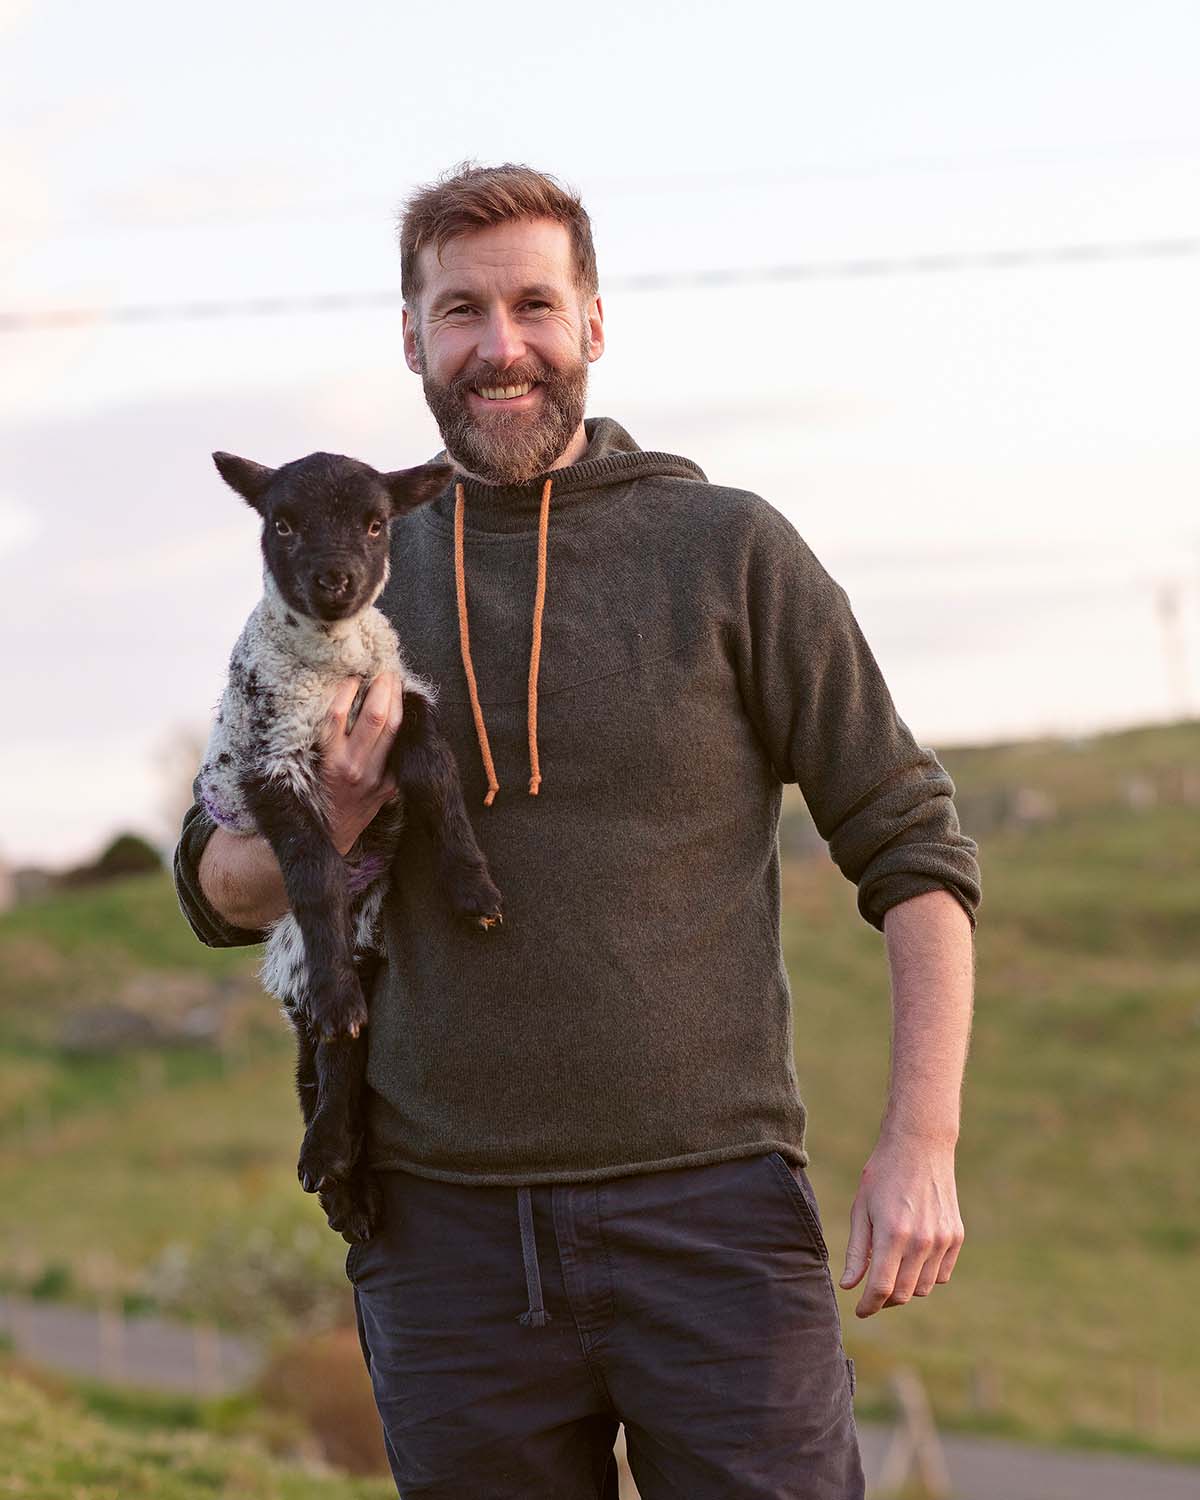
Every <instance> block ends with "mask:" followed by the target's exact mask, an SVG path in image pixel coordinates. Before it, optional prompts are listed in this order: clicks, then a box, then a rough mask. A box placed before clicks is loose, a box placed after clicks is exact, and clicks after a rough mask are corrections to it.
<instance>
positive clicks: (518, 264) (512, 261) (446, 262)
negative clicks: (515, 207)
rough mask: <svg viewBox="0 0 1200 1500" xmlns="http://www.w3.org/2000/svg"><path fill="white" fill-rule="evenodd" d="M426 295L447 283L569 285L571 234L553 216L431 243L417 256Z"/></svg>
mask: <svg viewBox="0 0 1200 1500" xmlns="http://www.w3.org/2000/svg"><path fill="white" fill-rule="evenodd" d="M417 259H418V263H419V265H420V267H421V274H422V285H423V288H424V295H425V299H426V300H431V299H432V298H434V297H436V296H437V295H438V294H439V292H442V291H445V290H446V289H448V288H451V287H467V286H469V287H477V288H479V289H480V290H504V289H506V288H512V287H517V286H522V285H525V284H527V283H533V282H548V283H562V284H564V285H569V284H570V283H571V282H572V281H573V279H574V266H573V264H572V258H571V236H570V234H569V233H568V232H567V227H566V225H565V224H558V223H556V222H555V221H554V220H553V219H522V220H518V221H516V222H514V223H509V224H494V225H492V226H490V227H489V228H487V229H476V230H472V231H471V232H470V233H469V234H460V235H455V237H454V238H453V239H452V240H447V242H446V244H445V245H443V246H442V250H441V254H440V256H439V254H438V248H437V246H436V245H423V246H422V247H421V251H420V254H419V255H418V257H417Z"/></svg>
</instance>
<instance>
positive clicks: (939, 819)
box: [737, 501, 981, 931]
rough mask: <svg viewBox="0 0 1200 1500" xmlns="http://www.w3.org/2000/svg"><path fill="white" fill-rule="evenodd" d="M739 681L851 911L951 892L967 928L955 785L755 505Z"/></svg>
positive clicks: (973, 875)
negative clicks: (847, 889) (844, 886)
mask: <svg viewBox="0 0 1200 1500" xmlns="http://www.w3.org/2000/svg"><path fill="white" fill-rule="evenodd" d="M743 583H744V599H743V601H742V614H741V620H740V621H739V622H738V625H739V630H738V634H739V636H740V639H739V641H738V646H737V660H738V671H739V681H740V684H741V691H742V695H743V699H744V701H745V703H746V707H747V711H748V712H749V713H750V715H751V718H752V719H753V721H754V723H755V726H756V728H757V730H758V733H759V736H760V738H761V740H762V743H763V746H764V749H765V750H766V753H767V754H768V755H769V756H770V759H771V761H772V764H773V765H774V767H775V770H776V772H777V774H778V775H779V777H780V779H781V780H782V781H785V782H795V783H796V784H797V785H798V786H799V787H800V790H801V792H802V793H803V795H804V799H805V802H806V803H807V804H808V808H809V811H810V812H811V814H812V818H813V822H814V823H815V825H816V827H817V830H818V832H819V833H820V834H821V837H822V838H823V839H825V840H826V841H827V842H828V844H829V852H830V854H831V856H832V858H833V860H834V862H835V863H836V864H837V866H838V868H839V869H840V870H841V871H842V873H843V874H844V875H845V876H846V878H847V879H848V880H851V881H853V882H854V883H855V885H856V886H857V888H858V909H859V911H860V913H861V914H862V916H863V918H864V919H865V920H866V921H867V922H869V923H870V924H871V925H872V926H873V927H876V928H879V929H880V930H881V931H882V929H883V918H884V913H885V912H887V911H888V909H889V908H890V907H893V906H896V905H898V904H899V903H900V902H901V901H907V900H909V898H910V897H912V896H918V895H921V894H923V893H924V892H926V891H932V890H938V889H944V890H948V891H949V892H950V893H951V894H952V895H953V896H954V897H955V898H956V899H957V900H958V902H959V904H960V905H961V906H962V908H963V910H964V911H965V912H966V914H967V916H968V918H969V919H970V923H971V928H972V930H974V928H975V925H976V913H977V911H978V908H979V904H980V900H981V885H980V871H979V862H978V852H979V849H978V845H977V844H976V843H975V841H974V840H973V839H971V838H968V837H967V836H966V834H964V833H963V832H962V830H961V828H960V827H959V820H958V813H957V810H956V808H955V806H954V800H953V799H954V792H955V788H954V783H953V781H952V780H951V779H950V776H949V775H948V773H947V772H946V770H945V768H944V767H943V766H942V765H941V763H940V761H939V760H938V758H937V756H936V754H935V753H934V751H933V750H931V749H928V748H924V747H922V746H920V745H918V744H917V742H916V740H915V739H914V737H913V735H912V732H911V731H910V730H909V728H908V725H907V724H905V722H904V720H903V719H901V718H900V716H899V714H898V713H897V712H896V707H895V704H894V703H893V701H892V696H891V693H890V692H889V691H888V687H887V684H886V683H885V682H884V679H883V674H882V672H881V671H880V669H879V665H878V663H877V662H876V660H875V657H874V654H873V653H872V651H871V648H870V646H869V645H868V644H867V641H866V639H865V637H864V636H863V633H862V631H861V629H860V628H859V625H858V622H857V620H856V619H855V618H854V613H853V611H852V609H851V607H850V600H849V597H848V596H847V594H846V592H845V590H844V589H843V588H842V587H841V586H840V585H839V584H838V583H836V582H835V581H834V580H833V579H832V578H831V577H830V575H829V574H828V572H826V570H825V568H824V567H823V566H822V565H821V563H820V562H819V561H818V560H817V558H816V557H815V556H814V554H813V553H812V551H811V549H810V548H809V547H808V545H807V544H806V543H805V542H804V540H803V538H802V537H801V536H800V535H799V533H798V532H797V531H796V530H795V528H794V527H793V526H792V525H791V523H790V522H789V521H788V520H787V518H786V517H785V516H783V515H782V514H780V513H779V512H778V511H776V510H774V509H773V508H772V507H770V506H768V505H767V504H766V502H765V501H764V502H761V510H759V511H758V512H757V515H756V526H755V529H754V534H753V537H752V539H751V541H750V545H749V547H748V549H747V557H746V568H745V574H744V579H743Z"/></svg>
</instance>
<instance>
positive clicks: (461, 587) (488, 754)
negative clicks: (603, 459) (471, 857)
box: [454, 479, 552, 807]
mask: <svg viewBox="0 0 1200 1500" xmlns="http://www.w3.org/2000/svg"><path fill="white" fill-rule="evenodd" d="M551 483H552V481H551V480H549V479H547V480H546V483H545V484H544V485H543V486H542V510H541V515H540V517H539V519H538V560H537V594H536V597H535V600H534V605H533V642H532V645H531V646H530V651H529V708H528V715H527V717H528V726H529V769H530V777H529V795H530V796H531V797H536V796H537V794H538V787H539V786H540V785H541V781H542V773H541V769H540V767H539V764H538V746H537V679H538V667H539V665H540V663H541V657H542V614H543V610H544V607H545V602H546V544H547V540H548V537H549V532H550V487H551ZM465 503H466V502H465V499H464V496H463V487H462V483H461V482H459V483H458V484H456V485H455V486H454V589H455V593H456V595H457V598H458V644H459V649H460V651H461V653H462V664H463V671H464V672H465V673H466V677H467V692H468V693H469V694H470V698H471V713H472V715H473V716H474V719H475V737H476V738H477V739H478V741H479V753H480V755H481V756H482V758H483V769H484V773H485V774H486V776H487V782H488V792H487V796H486V797H485V798H484V799H483V805H484V807H490V806H491V805H492V799H493V798H494V797H495V795H496V793H497V792H498V791H499V790H500V783H499V782H498V781H497V780H496V767H495V765H494V764H493V762H492V751H491V747H490V746H489V744H488V737H487V726H486V725H485V724H484V722H483V709H482V707H481V706H480V703H479V688H478V686H477V685H476V682H475V668H474V666H472V664H471V640H470V635H469V633H468V630H467V581H466V573H465V570H464V567H463V511H464V507H465Z"/></svg>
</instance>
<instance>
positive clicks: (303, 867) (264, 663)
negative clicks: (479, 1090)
mask: <svg viewBox="0 0 1200 1500" xmlns="http://www.w3.org/2000/svg"><path fill="white" fill-rule="evenodd" d="M213 461H214V462H215V464H216V466H217V468H218V470H219V471H220V473H221V475H222V477H223V478H224V479H225V481H226V483H227V484H229V485H230V486H231V487H232V488H233V489H234V490H236V491H237V493H238V494H239V495H241V496H242V498H243V499H244V500H246V502H247V503H248V504H249V505H251V506H252V507H253V508H254V509H255V510H256V511H257V512H258V513H259V515H260V516H261V517H262V523H263V524H262V554H263V597H262V599H261V600H260V601H259V603H258V604H257V605H256V606H255V608H254V610H253V612H252V613H251V615H250V618H249V619H248V621H247V622H246V625H245V628H244V629H243V631H242V633H241V636H240V637H239V639H238V641H237V644H236V645H235V646H234V648H233V652H232V655H231V658H230V662H229V674H228V679H227V682H226V685H225V690H224V693H223V695H222V698H221V702H220V705H219V707H218V711H217V716H216V721H215V723H214V724H213V727H212V733H211V736H210V739H209V742H208V746H207V748H206V750H205V754H204V760H203V763H202V765H201V767H200V773H199V778H198V785H199V790H200V795H201V798H202V801H203V804H204V806H205V807H206V809H207V811H208V812H209V814H210V816H211V817H212V818H213V820H214V821H215V822H216V823H219V824H220V825H221V826H222V827H225V828H229V829H232V830H234V831H236V832H241V833H253V832H260V833H262V834H263V836H264V837H265V838H266V839H267V840H268V841H269V843H270V845H271V848H272V849H273V851H274V853H275V855H276V858H277V859H278V861H279V865H280V869H281V871H282V873H283V879H284V884H285V887H286V889H287V893H288V900H289V903H290V907H291V910H290V911H289V912H288V913H287V914H286V915H284V916H283V917H281V918H280V919H279V920H278V921H277V922H274V923H272V924H271V927H270V928H269V931H268V935H267V939H266V952H265V958H264V961H263V964H262V968H261V970H260V975H259V977H260V979H261V980H262V983H263V985H264V987H265V988H266V989H267V990H268V991H269V992H270V993H271V994H273V995H274V996H275V997H276V998H277V999H278V1000H279V1001H280V1002H281V1004H282V1007H283V1013H284V1015H285V1017H286V1018H287V1020H288V1022H289V1023H290V1025H291V1027H292V1029H293V1031H294V1032H295V1036H296V1043H297V1062H296V1085H297V1090H298V1092H299V1096H300V1107H301V1112H302V1114H303V1118H304V1124H305V1127H306V1128H305V1136H304V1143H303V1146H302V1148H301V1151H300V1159H299V1164H298V1168H297V1170H298V1174H299V1177H300V1181H301V1184H302V1185H303V1187H304V1190H305V1191H306V1192H316V1193H318V1194H319V1196H320V1201H321V1205H322V1207H323V1208H324V1210H325V1212H326V1214H327V1215H328V1218H329V1222H330V1225H331V1226H332V1227H333V1228H334V1229H336V1230H339V1231H340V1232H341V1234H342V1236H343V1238H345V1239H347V1240H348V1241H350V1242H351V1243H354V1242H355V1241H358V1240H362V1239H366V1238H368V1237H369V1235H370V1233H371V1229H372V1228H373V1225H374V1222H375V1218H376V1214H377V1200H376V1196H375V1191H374V1188H373V1185H372V1183H371V1180H370V1174H369V1173H368V1172H367V1170H366V1167H365V1163H363V1162H362V1161H361V1160H360V1157H361V1146H362V1095H363V1089H364V1081H365V1069H366V1038H365V1036H363V1035H362V1034H361V1033H362V1028H363V1027H364V1025H365V1024H366V1022H367V1018H368V1016H367V1003H366V999H365V995H364V991H366V992H367V993H369V991H370V985H371V980H372V978H373V977H374V974H375V973H376V971H377V969H378V967H379V964H380V962H381V958H382V950H381V947H380V944H379V940H378V937H377V934H376V919H377V917H378V914H379V910H380V907H381V906H382V903H383V899H384V896H385V894H386V892H387V889H388V884H389V881H390V878H391V864H392V858H393V856H394V854H395V852H396V848H397V844H398V841H399V837H400V834H401V832H402V830H403V828H404V826H405V823H406V819H407V818H414V819H418V820H420V822H421V823H422V824H423V825H424V827H425V828H426V829H427V830H428V832H429V834H430V836H431V838H432V839H433V841H434V844H435V847H436V848H437V850H438V875H439V881H440V884H441V886H442V888H443V891H444V894H445V896H446V899H447V900H448V901H449V903H450V906H451V909H452V910H454V911H455V912H456V913H457V914H459V915H460V916H461V917H462V918H463V919H464V920H465V921H468V922H470V923H472V924H473V925H475V926H477V927H479V928H482V929H484V930H488V929H491V928H493V927H495V926H496V925H497V924H499V923H500V922H501V921H502V920H503V918H502V912H501V897H500V892H499V891H498V890H497V889H496V887H495V885H494V884H493V883H492V879H491V876H490V874H489V872H488V868H487V862H486V860H485V859H484V856H483V854H482V852H481V850H480V848H479V845H478V843H477V841H476V839H475V835H474V832H473V830H472V828H471V824H470V821H469V819H468V817H467V813H466V808H465V806H464V804H463V795H462V787H461V783H460V781H459V776H458V768H457V766H456V764H455V761H454V756H453V753H452V751H451V750H450V747H449V745H448V744H447V743H446V740H445V738H444V737H443V735H442V733H441V731H440V729H439V727H438V722H437V716H436V711H435V704H436V699H437V690H436V688H435V686H434V684H432V683H431V682H429V681H427V680H426V679H425V678H423V677H421V676H419V675H418V674H416V673H415V672H413V671H412V670H411V669H410V667H409V666H408V664H407V662H406V661H405V659H404V657H403V655H402V652H401V649H400V644H399V642H398V640H397V638H396V633H395V631H394V630H393V629H392V626H391V625H390V623H389V622H388V620H387V619H386V618H385V617H384V615H383V614H382V613H381V611H380V610H378V609H376V608H375V601H376V599H378V597H379V595H380V594H381V593H382V591H383V588H384V585H385V584H386V583H387V581H388V577H389V573H390V561H389V545H388V544H389V526H390V523H391V521H392V520H393V519H394V518H395V517H396V516H399V515H403V514H405V513H406V512H408V511H411V510H414V509H416V508H417V507H418V506H420V505H423V504H425V503H426V502H428V501H429V500H432V499H433V498H434V497H435V496H436V495H437V494H439V493H440V492H441V491H442V489H443V488H444V487H445V485H446V484H447V483H448V482H449V479H450V477H451V474H452V470H451V469H449V468H448V467H447V466H445V465H441V464H426V465H422V466H419V467H417V468H413V469H401V470H398V471H396V472H394V473H385V474H381V473H379V472H378V471H377V470H375V469H373V468H371V467H370V466H369V465H368V464H365V463H361V462H359V461H358V460H357V459H353V458H348V457H346V456H344V455H342V454H333V453H310V454H309V455H308V456H307V457H306V458H300V459H296V460H294V461H293V462H291V463H287V464H284V465H283V466H282V467H280V468H278V469H271V468H267V467H265V466H264V465H262V464H258V463H254V462H252V461H251V460H249V459H245V458H238V457H236V456H235V455H233V454H230V453H214V454H213ZM382 671H393V672H395V673H396V674H397V675H398V677H399V679H400V681H401V684H402V687H403V720H402V723H401V726H400V729H399V731H398V733H397V735H396V738H395V741H394V742H393V745H392V749H391V755H390V760H389V768H390V770H391V772H392V774H393V775H394V777H395V779H396V783H397V785H398V787H399V788H400V796H399V798H398V799H396V800H395V801H394V802H393V803H390V804H389V805H387V806H386V807H384V808H383V809H382V810H381V811H380V812H379V813H378V814H377V816H376V817H375V818H374V820H373V821H372V822H371V823H370V824H369V826H368V827H367V828H366V829H365V830H364V831H363V833H362V834H361V835H360V837H359V839H358V840H357V842H356V843H355V845H354V847H353V849H351V850H350V852H349V853H348V855H347V856H346V858H345V860H343V859H342V857H341V855H340V854H339V853H338V851H337V849H336V848H335V847H334V845H333V843H332V841H331V840H330V837H329V833H328V807H327V805H326V804H325V794H324V788H323V784H322V780H321V775H320V746H319V740H320V736H321V732H322V728H323V725H324V722H325V718H326V714H327V712H328V709H329V706H330V703H331V701H332V699H333V696H334V694H335V692H336V690H337V688H338V686H339V684H340V683H341V682H343V681H344V680H345V679H346V678H347V677H350V676H354V675H356V674H357V675H359V676H360V677H361V678H362V682H361V685H360V687H359V690H358V693H357V695H356V697H355V700H354V704H353V706H352V708H351V710H350V715H349V718H348V721H347V727H348V728H352V727H353V724H354V721H355V719H356V718H357V715H358V711H359V709H360V707H361V705H362V700H363V698H364V697H365V696H366V691H367V688H368V687H369V686H370V683H371V681H372V680H373V679H374V678H375V677H376V676H377V675H378V674H379V673H380V672H382Z"/></svg>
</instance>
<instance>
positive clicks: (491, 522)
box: [420, 417, 706, 535]
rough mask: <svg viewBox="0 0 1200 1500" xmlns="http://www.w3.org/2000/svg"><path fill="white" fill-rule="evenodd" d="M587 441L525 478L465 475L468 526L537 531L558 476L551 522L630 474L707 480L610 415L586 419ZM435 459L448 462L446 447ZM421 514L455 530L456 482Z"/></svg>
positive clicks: (683, 460)
mask: <svg viewBox="0 0 1200 1500" xmlns="http://www.w3.org/2000/svg"><path fill="white" fill-rule="evenodd" d="M583 426H584V431H585V432H586V434H587V438H588V446H587V450H586V451H585V453H584V455H583V457H582V458H581V459H580V460H579V462H578V463H577V464H568V465H567V467H566V468H563V469H551V470H549V471H548V472H547V473H545V474H539V475H537V477H536V478H534V479H531V480H529V481H528V482H527V483H526V484H513V485H507V484H483V483H481V482H480V481H479V480H478V479H467V480H464V481H463V496H464V499H465V501H466V505H465V529H466V530H468V531H491V532H517V533H519V532H523V531H528V532H534V533H536V531H537V529H538V514H539V511H540V509H541V499H542V486H543V485H544V484H545V482H546V480H547V479H551V480H553V481H554V490H553V495H554V498H553V501H552V507H551V508H552V516H553V519H552V521H551V525H552V526H554V525H557V523H558V521H559V520H560V519H566V518H567V517H569V516H572V515H574V514H577V513H579V512H580V511H583V510H585V509H586V508H587V506H588V504H589V503H592V502H594V499H595V493H594V492H595V491H596V490H598V489H603V488H606V487H607V486H610V485H616V484H627V483H629V481H630V480H634V479H644V478H648V477H650V476H651V475H663V476H668V477H672V478H676V479H698V480H700V481H701V482H706V480H705V474H704V471H703V470H702V469H701V468H700V467H699V465H697V464H694V463H693V462H692V461H691V459H688V458H681V457H679V455H678V454H675V453H647V452H645V451H644V450H643V449H641V448H639V447H638V445H637V443H635V442H634V440H633V438H631V437H630V436H629V434H628V433H627V432H626V431H625V429H624V428H623V427H622V426H621V424H620V423H619V422H614V421H613V420H612V418H611V417H589V418H587V420H586V421H585V422H584V424H583ZM432 461H433V462H439V463H445V462H446V461H447V460H446V455H445V452H442V453H439V454H437V455H436V458H435V459H434V460H432ZM420 514H421V515H422V516H423V517H424V518H425V519H426V520H427V521H428V523H429V524H430V525H433V526H435V527H436V528H437V530H439V531H444V532H445V533H446V534H447V535H453V533H454V485H453V484H451V485H449V486H448V487H447V489H446V490H445V492H444V493H443V494H441V495H439V496H438V498H437V499H436V500H434V501H433V502H432V503H431V504H430V505H427V506H425V507H424V508H423V509H422V511H421V512H420Z"/></svg>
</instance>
